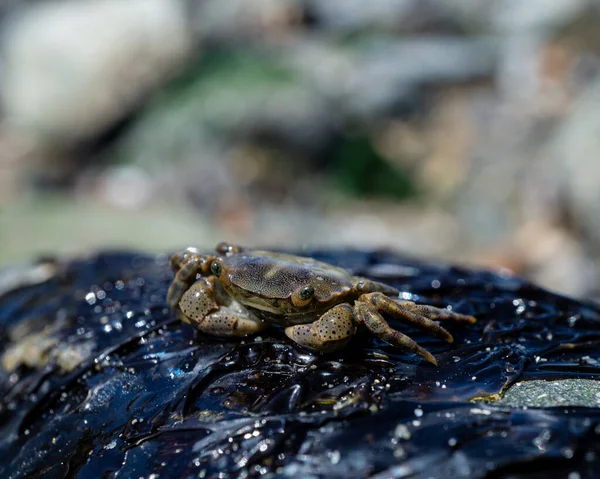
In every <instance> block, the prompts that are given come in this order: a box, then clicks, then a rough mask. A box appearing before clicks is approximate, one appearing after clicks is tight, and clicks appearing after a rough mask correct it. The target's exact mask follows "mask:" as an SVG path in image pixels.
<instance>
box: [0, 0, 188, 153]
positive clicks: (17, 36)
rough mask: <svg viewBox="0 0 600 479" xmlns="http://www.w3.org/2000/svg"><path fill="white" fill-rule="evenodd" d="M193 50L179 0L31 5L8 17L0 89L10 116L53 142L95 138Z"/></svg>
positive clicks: (70, 1) (94, 0)
mask: <svg viewBox="0 0 600 479" xmlns="http://www.w3.org/2000/svg"><path fill="white" fill-rule="evenodd" d="M192 47H193V44H192V34H191V30H190V28H189V27H188V25H187V22H186V15H185V9H184V4H183V2H179V1H176V2H174V1H169V0H130V1H127V2H122V1H120V0H90V1H87V2H79V1H74V0H66V1H61V2H58V1H52V2H44V3H37V4H33V5H29V6H26V7H24V8H22V9H19V10H18V11H17V12H16V13H14V14H13V15H11V16H10V17H9V18H8V19H7V20H6V21H5V31H4V36H3V39H2V50H3V52H4V55H3V81H2V83H1V84H0V89H1V91H0V93H1V96H2V101H3V103H4V108H5V110H6V115H7V117H8V119H9V120H10V121H11V122H12V123H13V124H14V125H17V126H18V127H21V128H23V129H24V130H25V131H27V132H28V133H29V134H31V135H34V136H36V137H40V138H43V139H44V140H46V141H49V142H52V143H56V142H59V143H70V142H73V141H78V140H81V139H82V138H89V137H93V136H94V135H97V134H98V133H100V132H102V131H104V130H105V129H106V128H108V127H109V126H111V125H112V124H113V123H114V122H116V121H119V120H121V119H123V118H124V117H125V116H126V115H128V114H129V113H131V111H132V110H133V109H134V108H135V107H137V106H138V105H139V104H140V102H141V101H142V100H143V99H144V98H145V97H146V96H147V95H148V93H149V92H150V91H152V90H153V89H154V88H156V87H157V86H158V85H160V84H162V83H164V82H165V80H166V79H167V78H169V77H171V76H173V75H174V74H175V73H177V72H178V71H180V69H181V67H182V66H183V65H184V64H185V62H186V60H188V59H189V58H190V56H191V54H192V53H193V52H192Z"/></svg>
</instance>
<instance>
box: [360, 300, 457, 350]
mask: <svg viewBox="0 0 600 479" xmlns="http://www.w3.org/2000/svg"><path fill="white" fill-rule="evenodd" d="M358 302H364V303H367V304H369V305H371V306H372V307H373V308H374V309H375V310H377V311H382V312H385V313H388V314H390V315H391V316H393V317H394V318H396V319H398V320H399V321H402V322H404V323H407V324H409V325H411V326H414V327H415V328H417V329H420V330H422V331H427V332H429V333H431V334H432V335H433V336H435V337H436V338H440V339H444V340H446V341H448V342H449V343H451V342H452V341H453V338H452V335H451V334H450V333H449V332H448V331H446V330H445V329H444V328H442V327H441V326H440V325H439V324H438V323H436V322H435V321H432V320H431V319H429V318H427V317H425V316H423V315H421V314H418V313H415V312H413V311H415V309H413V310H412V311H409V310H408V309H407V308H406V307H405V306H404V305H403V304H401V303H398V302H396V301H394V300H393V299H391V298H389V297H387V296H384V295H383V294H381V293H368V294H363V295H362V296H361V297H360V298H358V301H357V303H358ZM403 303H409V304H411V305H414V303H410V301H403ZM415 306H416V305H415ZM439 311H441V310H439Z"/></svg>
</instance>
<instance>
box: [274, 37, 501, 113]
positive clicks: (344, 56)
mask: <svg viewBox="0 0 600 479" xmlns="http://www.w3.org/2000/svg"><path fill="white" fill-rule="evenodd" d="M282 53H283V54H282V61H283V62H284V63H285V64H286V65H288V67H289V68H293V69H296V70H297V71H299V73H300V74H301V75H302V76H306V77H307V78H309V79H310V80H311V81H312V82H314V84H315V85H316V86H317V87H319V90H320V92H321V94H322V95H323V96H324V97H326V98H330V99H331V100H332V101H333V102H334V104H335V105H336V106H337V108H338V111H339V113H341V114H342V115H344V116H346V117H348V118H350V119H354V118H356V117H358V118H364V119H372V117H376V116H381V115H389V114H401V113H404V111H402V110H403V109H402V107H401V106H402V105H404V106H409V110H410V107H411V106H413V105H415V102H418V101H419V94H420V93H421V90H422V89H423V88H424V87H425V86H432V85H442V84H451V83H452V84H455V83H459V82H467V81H473V80H476V79H482V78H488V77H489V76H490V75H491V74H492V73H493V70H494V65H495V63H496V61H497V55H496V48H495V43H494V42H493V41H491V40H489V39H483V38H481V39H478V38H472V39H462V38H460V37H454V36H449V37H440V36H427V37H425V36H424V37H421V38H419V37H413V38H411V39H410V40H402V39H397V38H394V37H386V36H374V37H372V38H366V39H365V40H364V41H362V42H360V41H359V42H358V43H357V44H356V45H355V46H353V47H351V48H348V47H346V48H343V49H342V48H337V49H336V48H332V47H331V46H330V45H327V44H326V43H319V42H314V41H313V42H303V43H298V44H295V45H290V46H289V48H286V49H284V51H283V52H282ZM399 107H400V109H399Z"/></svg>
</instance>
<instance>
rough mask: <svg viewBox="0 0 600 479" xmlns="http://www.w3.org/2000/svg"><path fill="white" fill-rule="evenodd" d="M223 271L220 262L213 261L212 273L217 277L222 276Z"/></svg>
mask: <svg viewBox="0 0 600 479" xmlns="http://www.w3.org/2000/svg"><path fill="white" fill-rule="evenodd" d="M222 269H223V268H222V267H221V263H219V262H218V261H213V262H212V264H211V265H210V272H211V273H212V274H214V275H215V276H220V275H221V271H222Z"/></svg>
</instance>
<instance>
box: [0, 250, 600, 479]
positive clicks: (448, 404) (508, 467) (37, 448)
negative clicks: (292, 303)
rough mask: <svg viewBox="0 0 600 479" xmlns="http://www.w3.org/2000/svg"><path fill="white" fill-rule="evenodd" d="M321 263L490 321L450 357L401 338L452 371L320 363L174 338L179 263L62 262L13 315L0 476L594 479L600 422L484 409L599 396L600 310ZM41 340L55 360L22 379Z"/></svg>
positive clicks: (450, 276) (277, 341)
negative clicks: (514, 400)
mask: <svg viewBox="0 0 600 479" xmlns="http://www.w3.org/2000/svg"><path fill="white" fill-rule="evenodd" d="M305 253H306V254H308V255H311V256H313V257H315V258H316V259H319V260H324V261H329V262H332V263H335V264H338V265H340V266H343V267H346V268H348V269H350V270H352V271H353V272H354V273H356V274H360V275H365V276H367V277H371V278H374V279H381V280H384V281H385V282H387V283H389V284H392V285H394V286H397V287H398V288H400V289H401V291H403V293H402V297H403V298H406V299H411V300H414V301H418V302H423V303H428V304H434V305H437V306H442V305H451V306H452V308H453V309H455V310H456V311H459V312H464V313H468V314H474V315H475V316H476V317H477V318H478V322H477V323H476V324H475V325H473V326H469V327H464V326H459V325H449V327H450V328H451V330H452V334H453V335H454V338H455V342H454V343H453V344H447V343H445V342H442V341H440V340H436V339H432V338H431V337H429V336H427V335H425V334H422V333H420V332H416V331H413V330H410V329H408V328H405V327H403V326H402V325H398V324H394V326H396V327H398V328H399V329H402V330H404V331H405V332H406V333H407V334H410V336H411V337H413V338H415V339H416V340H417V341H418V342H420V343H421V344H423V345H424V346H426V347H427V348H428V349H429V350H431V351H432V352H434V353H435V355H436V357H437V358H438V360H439V365H440V366H439V368H436V367H433V366H432V365H429V364H427V363H425V362H424V361H421V360H420V359H419V358H418V357H415V356H414V355H410V354H407V353H402V352H399V351H397V350H395V349H394V348H392V347H390V346H388V345H386V344H384V343H382V342H381V341H379V340H377V339H376V338H374V337H372V336H370V335H368V334H359V335H358V336H357V337H355V338H354V339H353V340H352V342H351V343H350V345H349V347H348V348H347V349H346V350H344V351H343V352H340V353H336V354H330V355H323V356H321V355H315V354H311V353H307V352H306V351H303V350H301V349H300V348H299V347H298V346H297V345H295V344H293V343H291V342H290V341H289V340H288V339H287V338H286V337H285V335H284V334H283V331H281V330H279V329H277V328H271V329H269V330H265V331H264V332H262V333H261V335H260V337H253V338H245V339H242V340H236V341H229V340H217V339H214V338H209V337H207V336H203V335H201V334H199V333H198V332H196V331H195V330H194V329H193V328H192V327H191V326H189V325H185V324H182V323H181V322H179V321H177V320H176V319H175V317H174V316H173V314H172V313H171V311H170V310H169V309H168V308H167V307H166V304H165V293H166V289H167V287H168V285H169V283H170V281H171V279H172V274H171V272H170V271H169V270H168V267H167V255H158V256H148V255H143V254H139V253H102V254H98V255H93V256H90V257H88V258H83V259H79V260H73V261H69V262H65V263H61V268H60V269H59V270H58V272H57V273H56V274H55V275H53V276H52V277H51V278H50V279H49V280H47V281H45V282H44V283H38V284H30V285H24V286H22V287H20V288H17V289H13V290H11V291H9V292H7V293H5V294H4V295H3V296H0V348H1V350H0V354H1V355H2V357H3V358H5V359H6V358H9V359H10V361H9V362H8V364H7V363H6V361H4V362H3V364H2V368H0V397H1V398H2V399H1V400H0V474H1V475H2V477H29V476H31V475H32V474H35V473H38V472H39V471H44V474H45V476H46V477H64V476H66V475H68V474H69V475H73V474H76V475H79V476H81V477H102V476H103V475H106V474H115V473H118V474H119V475H123V476H126V477H130V476H135V477H139V476H148V475H150V474H158V475H160V476H162V475H164V476H167V477H185V478H187V477H197V476H198V475H200V476H204V477H213V476H216V475H217V474H222V475H223V474H224V475H229V476H232V477H239V476H242V477H257V476H262V477H290V476H295V477H299V476H300V477H365V476H372V477H380V478H387V477H403V476H407V475H411V476H414V477H429V476H430V475H431V471H432V467H435V470H436V474H439V475H440V476H442V475H445V476H448V477H459V478H461V477H464V478H467V477H485V476H487V475H489V474H494V475H495V476H496V477H503V476H505V475H507V474H510V475H511V477H526V475H527V474H529V473H531V472H535V473H536V474H542V475H544V474H552V475H562V476H563V477H566V476H567V475H568V474H571V473H577V474H579V477H594V476H593V473H594V471H597V468H598V467H599V466H600V464H599V463H598V461H599V458H600V428H599V427H598V426H599V425H600V409H599V408H597V407H587V408H576V407H571V406H569V405H565V406H564V407H561V408H551V409H543V408H542V409H528V410H523V409H520V408H516V409H512V408H510V407H508V406H507V405H505V404H483V403H481V402H478V401H481V400H486V401H489V400H490V399H495V398H498V397H499V395H500V394H501V393H502V391H504V390H506V389H507V388H510V386H512V385H513V384H515V383H519V382H520V381H522V380H524V379H526V380H528V381H533V382H539V381H540V380H558V379H561V380H563V379H575V378H580V379H581V378H583V379H587V380H589V381H592V380H594V381H596V380H598V379H600V367H599V364H600V363H599V362H598V361H600V353H599V349H598V344H599V342H600V309H599V308H598V307H597V306H596V305H594V304H592V303H585V302H579V301H576V300H573V299H570V298H567V297H564V296H558V295H555V294H552V293H549V292H547V291H545V290H543V289H541V288H538V287H536V286H535V285H532V284H530V283H527V282H526V281H523V280H520V279H519V278H515V277H511V276H507V275H497V274H493V273H490V272H487V271H481V270H469V269H464V268H458V267H453V266H450V265H434V264H428V263H424V262H418V261H414V260H410V259H408V258H404V257H402V256H399V255H396V254H393V253H389V252H385V251H375V252H373V251H359V250H347V251H319V250H307V251H305ZM36 335H37V336H36ZM36 338H39V339H40V341H39V345H40V347H39V348H38V349H37V350H36V351H37V352H39V353H40V354H39V355H38V356H36V357H38V358H39V360H37V361H25V360H23V361H19V360H15V358H18V354H19V351H18V350H15V349H14V348H15V347H18V345H26V346H29V347H31V346H34V344H35V343H36V341H35V339H36ZM48 341H50V342H48ZM52 342H54V344H52ZM36 354H37V353H36ZM24 357H25V356H23V358H24ZM563 384H565V383H563ZM581 384H582V383H580V385H581ZM518 387H523V386H518ZM509 391H510V389H509ZM569 404H571V403H569ZM588 405H589V404H588ZM433 465H435V466H433Z"/></svg>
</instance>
